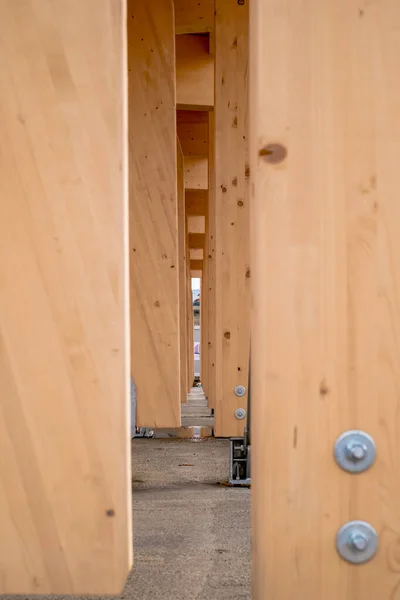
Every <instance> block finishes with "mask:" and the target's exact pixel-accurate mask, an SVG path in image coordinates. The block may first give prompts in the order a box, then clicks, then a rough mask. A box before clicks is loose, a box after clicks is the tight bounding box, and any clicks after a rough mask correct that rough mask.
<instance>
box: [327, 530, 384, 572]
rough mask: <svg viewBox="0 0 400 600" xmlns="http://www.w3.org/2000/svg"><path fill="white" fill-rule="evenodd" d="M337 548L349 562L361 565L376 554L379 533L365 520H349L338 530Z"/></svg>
mask: <svg viewBox="0 0 400 600" xmlns="http://www.w3.org/2000/svg"><path fill="white" fill-rule="evenodd" d="M336 549H337V551H338V553H339V555H340V556H341V557H342V558H343V559H344V560H346V561H347V562H349V563H352V564H354V565H361V564H363V563H366V562H368V561H369V560H371V559H372V558H373V557H374V556H375V554H376V552H377V550H378V534H377V533H376V531H375V529H374V528H373V527H372V525H370V524H369V523H366V522H365V521H349V522H348V523H346V524H345V525H343V527H341V528H340V529H339V531H338V532H337V535H336Z"/></svg>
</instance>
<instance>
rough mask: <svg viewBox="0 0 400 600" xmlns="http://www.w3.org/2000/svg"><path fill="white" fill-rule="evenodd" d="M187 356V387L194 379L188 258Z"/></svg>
mask: <svg viewBox="0 0 400 600" xmlns="http://www.w3.org/2000/svg"><path fill="white" fill-rule="evenodd" d="M189 252H190V248H189V239H187V254H189ZM186 280H187V289H186V293H187V330H188V336H187V343H188V350H187V357H188V389H189V390H190V389H191V387H192V385H193V379H194V331H193V329H194V318H193V294H192V278H191V272H190V260H188V261H187V278H186Z"/></svg>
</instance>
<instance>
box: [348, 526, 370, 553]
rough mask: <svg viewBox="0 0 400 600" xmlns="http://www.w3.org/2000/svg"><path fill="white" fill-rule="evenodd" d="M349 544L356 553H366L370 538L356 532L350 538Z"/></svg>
mask: <svg viewBox="0 0 400 600" xmlns="http://www.w3.org/2000/svg"><path fill="white" fill-rule="evenodd" d="M349 544H350V546H351V547H352V549H353V550H355V551H356V552H365V550H366V549H367V548H368V538H367V536H366V535H364V534H363V533H361V532H360V531H355V532H354V533H352V534H351V536H350V538H349Z"/></svg>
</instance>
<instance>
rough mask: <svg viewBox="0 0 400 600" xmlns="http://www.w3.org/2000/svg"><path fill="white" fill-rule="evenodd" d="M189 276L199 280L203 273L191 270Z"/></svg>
mask: <svg viewBox="0 0 400 600" xmlns="http://www.w3.org/2000/svg"><path fill="white" fill-rule="evenodd" d="M190 276H191V277H193V278H196V277H197V278H198V279H201V278H202V277H203V271H198V270H191V271H190Z"/></svg>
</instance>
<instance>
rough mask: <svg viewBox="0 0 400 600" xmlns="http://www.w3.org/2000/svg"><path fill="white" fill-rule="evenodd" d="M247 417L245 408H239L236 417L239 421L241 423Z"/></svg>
mask: <svg viewBox="0 0 400 600" xmlns="http://www.w3.org/2000/svg"><path fill="white" fill-rule="evenodd" d="M245 416H246V411H245V410H244V408H237V409H236V410H235V417H236V418H237V419H239V421H241V420H242V419H244V418H245Z"/></svg>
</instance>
